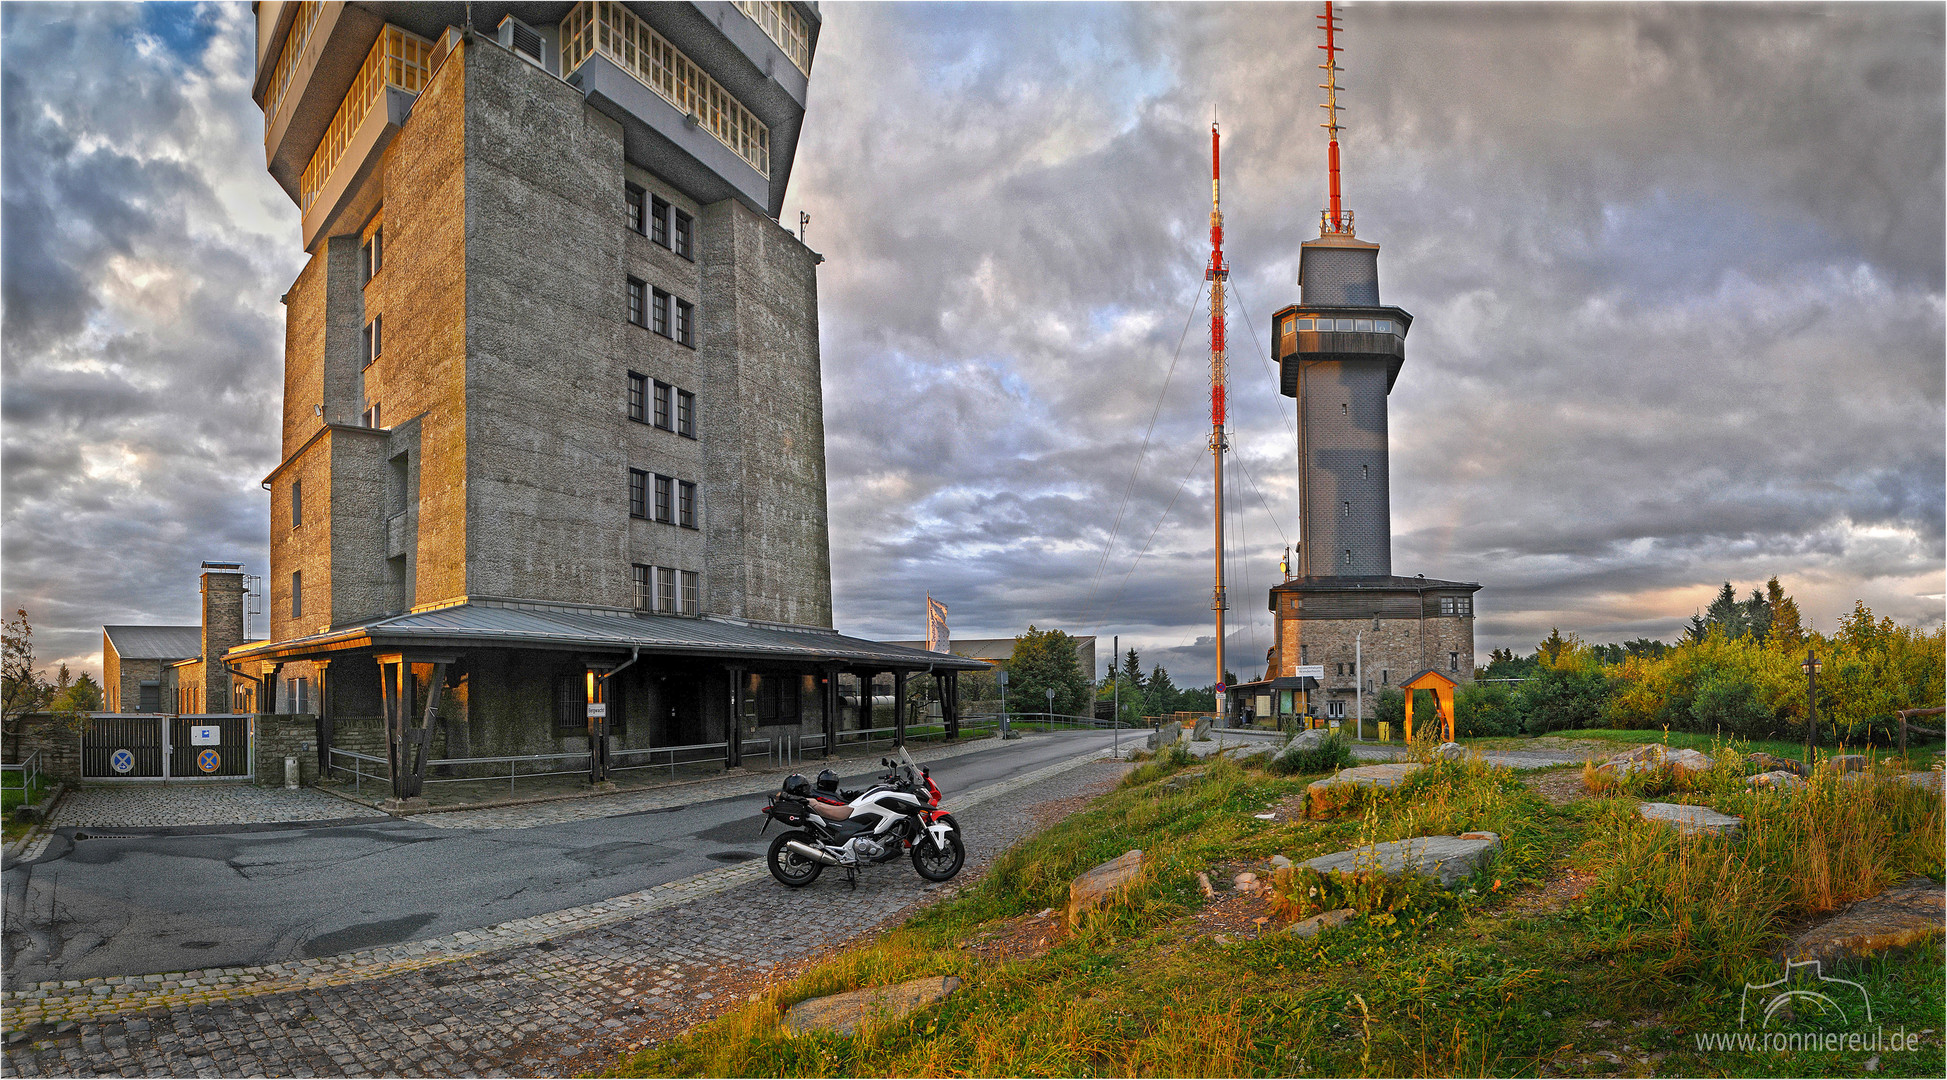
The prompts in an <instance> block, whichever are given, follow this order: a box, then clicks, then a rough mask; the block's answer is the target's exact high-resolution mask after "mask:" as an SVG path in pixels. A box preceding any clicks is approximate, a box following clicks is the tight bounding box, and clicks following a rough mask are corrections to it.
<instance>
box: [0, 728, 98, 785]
mask: <svg viewBox="0 0 1947 1080" xmlns="http://www.w3.org/2000/svg"><path fill="white" fill-rule="evenodd" d="M17 723H18V725H19V726H18V727H17V728H16V731H17V732H18V735H17V736H12V735H10V736H9V737H8V738H7V740H6V742H7V745H6V752H7V763H8V764H14V763H16V762H22V761H26V760H27V757H28V755H30V754H32V753H34V752H35V751H37V750H38V751H40V755H41V758H40V769H41V771H42V772H44V773H46V774H47V775H48V776H50V777H52V778H54V779H55V780H64V781H66V782H68V783H70V784H79V783H80V782H81V733H80V732H78V731H69V730H68V729H67V728H65V727H63V726H62V725H61V724H59V723H58V722H56V721H55V719H54V715H53V714H52V713H44V712H43V713H28V714H27V715H26V716H23V717H21V718H20V719H19V720H18V721H17Z"/></svg>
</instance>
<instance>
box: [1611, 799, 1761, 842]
mask: <svg viewBox="0 0 1947 1080" xmlns="http://www.w3.org/2000/svg"><path fill="white" fill-rule="evenodd" d="M1637 813H1639V814H1641V815H1642V816H1643V820H1644V821H1657V822H1662V823H1663V824H1665V825H1670V826H1672V827H1674V828H1675V829H1676V830H1677V831H1678V832H1680V833H1683V834H1684V835H1685V836H1694V835H1697V834H1706V835H1713V836H1716V835H1725V836H1735V835H1736V834H1737V831H1738V830H1739V829H1741V828H1743V827H1744V819H1743V818H1741V817H1734V816H1732V815H1730V814H1720V813H1718V812H1717V811H1715V810H1712V809H1711V808H1710V807H1708V806H1690V805H1687V804H1684V803H1666V802H1652V803H1644V804H1643V805H1642V806H1641V807H1639V808H1638V810H1637Z"/></svg>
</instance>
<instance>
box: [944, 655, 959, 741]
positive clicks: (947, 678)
mask: <svg viewBox="0 0 1947 1080" xmlns="http://www.w3.org/2000/svg"><path fill="white" fill-rule="evenodd" d="M939 683H940V719H941V720H943V721H945V723H946V737H947V741H949V742H951V741H953V740H954V739H958V738H959V737H960V673H959V672H957V671H949V672H946V673H944V674H943V675H941V676H940V677H939Z"/></svg>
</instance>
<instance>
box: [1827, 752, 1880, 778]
mask: <svg viewBox="0 0 1947 1080" xmlns="http://www.w3.org/2000/svg"><path fill="white" fill-rule="evenodd" d="M1825 763H1826V764H1827V765H1830V766H1832V768H1833V770H1834V771H1835V772H1842V773H1849V772H1865V771H1866V770H1867V769H1868V768H1869V767H1871V765H1872V763H1873V759H1872V758H1869V757H1867V756H1866V755H1864V754H1840V755H1838V756H1836V757H1829V758H1826V759H1825Z"/></svg>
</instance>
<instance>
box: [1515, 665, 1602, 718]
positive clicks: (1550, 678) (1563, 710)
mask: <svg viewBox="0 0 1947 1080" xmlns="http://www.w3.org/2000/svg"><path fill="white" fill-rule="evenodd" d="M1610 693H1611V688H1610V681H1609V676H1608V675H1607V674H1605V673H1604V672H1603V670H1602V668H1601V667H1600V666H1599V665H1587V666H1581V667H1547V666H1544V667H1543V668H1542V669H1541V673H1540V674H1538V675H1536V676H1535V677H1534V678H1532V679H1529V680H1528V681H1527V682H1525V683H1522V684H1521V693H1520V697H1521V706H1522V713H1523V716H1524V726H1525V727H1526V729H1527V731H1528V733H1529V734H1531V735H1546V734H1547V733H1549V732H1551V731H1565V730H1570V729H1573V728H1592V727H1601V726H1602V720H1603V716H1604V715H1605V714H1606V713H1607V711H1608V707H1609V697H1610Z"/></svg>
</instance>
